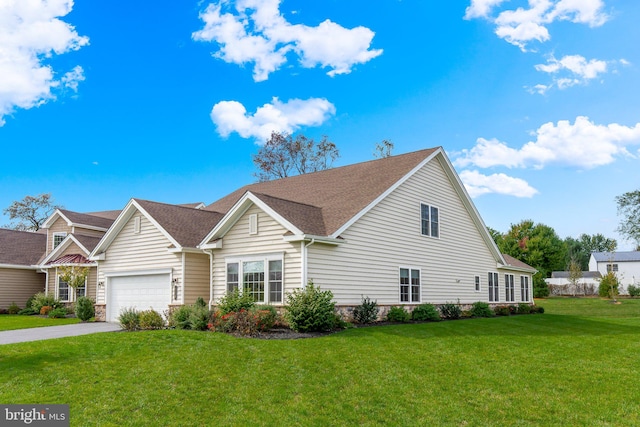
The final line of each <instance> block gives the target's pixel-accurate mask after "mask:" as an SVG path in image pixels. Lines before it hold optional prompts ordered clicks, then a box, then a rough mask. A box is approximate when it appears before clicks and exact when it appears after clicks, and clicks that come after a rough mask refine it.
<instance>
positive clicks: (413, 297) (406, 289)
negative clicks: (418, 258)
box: [400, 268, 420, 303]
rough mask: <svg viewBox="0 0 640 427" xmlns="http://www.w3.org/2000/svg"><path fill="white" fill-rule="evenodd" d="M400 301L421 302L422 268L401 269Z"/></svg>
mask: <svg viewBox="0 0 640 427" xmlns="http://www.w3.org/2000/svg"><path fill="white" fill-rule="evenodd" d="M400 302H408V303H412V302H420V270H418V269H414V268H401V269H400Z"/></svg>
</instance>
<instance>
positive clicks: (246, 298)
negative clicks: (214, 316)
mask: <svg viewBox="0 0 640 427" xmlns="http://www.w3.org/2000/svg"><path fill="white" fill-rule="evenodd" d="M254 305H255V302H254V301H253V297H252V296H251V295H250V294H249V293H247V294H241V293H240V291H239V290H237V289H235V290H234V291H232V292H227V294H226V295H225V296H223V297H222V298H220V299H219V300H218V310H219V311H220V313H221V314H222V315H225V314H227V313H233V312H238V311H240V310H242V309H245V310H250V309H251V308H253V306H254Z"/></svg>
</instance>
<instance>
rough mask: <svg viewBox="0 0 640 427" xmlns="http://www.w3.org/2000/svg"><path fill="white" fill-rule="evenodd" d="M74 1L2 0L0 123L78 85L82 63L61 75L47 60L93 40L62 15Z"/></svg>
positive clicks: (81, 77)
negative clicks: (60, 90)
mask: <svg viewBox="0 0 640 427" xmlns="http://www.w3.org/2000/svg"><path fill="white" fill-rule="evenodd" d="M72 8H73V0H2V1H0V126H2V125H4V123H5V120H4V117H5V116H7V115H10V114H12V113H13V112H14V111H15V110H16V109H18V108H21V109H29V108H33V107H36V106H39V105H42V104H44V103H46V102H47V101H49V100H51V99H55V97H56V95H55V91H56V90H57V89H60V88H69V89H71V90H73V91H75V90H77V85H78V82H80V81H82V80H84V75H83V70H82V67H80V66H77V67H75V68H74V69H73V70H71V71H69V72H67V73H65V74H63V75H62V76H61V77H57V74H56V71H55V70H54V69H53V67H51V65H48V64H47V63H46V62H47V60H48V59H49V58H51V57H52V56H54V55H60V54H63V53H66V52H69V51H73V50H78V49H80V48H81V47H82V46H85V45H87V44H88V43H89V39H88V38H87V37H85V36H80V35H79V34H78V33H77V32H76V30H75V28H74V27H73V26H72V25H70V24H68V23H66V22H64V21H62V20H60V19H59V18H61V17H64V16H66V15H67V14H68V13H69V12H71V9H72Z"/></svg>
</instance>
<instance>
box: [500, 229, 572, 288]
mask: <svg viewBox="0 0 640 427" xmlns="http://www.w3.org/2000/svg"><path fill="white" fill-rule="evenodd" d="M498 248H499V249H500V251H501V252H502V253H505V254H507V255H511V256H512V257H514V258H516V259H519V260H520V261H522V262H525V263H527V264H529V265H530V266H532V267H534V268H535V269H537V270H538V272H537V273H536V274H534V275H533V289H534V295H535V296H538V297H541V296H546V295H548V293H549V289H548V287H547V284H546V282H545V281H544V279H545V278H547V277H550V276H551V272H552V271H557V270H564V268H565V266H566V261H565V259H566V256H567V247H566V246H565V244H564V242H563V241H562V240H561V239H560V238H559V237H558V235H557V234H556V232H555V230H554V229H553V228H551V227H549V226H547V225H544V224H535V223H534V222H533V221H532V220H530V219H527V220H523V221H521V222H520V223H518V224H512V225H511V228H510V229H509V231H508V232H507V233H506V234H504V235H503V236H502V240H501V241H500V242H499V243H498Z"/></svg>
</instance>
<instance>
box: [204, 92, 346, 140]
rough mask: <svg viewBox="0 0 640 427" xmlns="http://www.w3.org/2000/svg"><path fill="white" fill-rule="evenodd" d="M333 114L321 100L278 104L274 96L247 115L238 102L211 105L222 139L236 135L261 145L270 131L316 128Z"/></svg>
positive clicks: (330, 106) (292, 100)
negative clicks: (253, 140) (253, 139)
mask: <svg viewBox="0 0 640 427" xmlns="http://www.w3.org/2000/svg"><path fill="white" fill-rule="evenodd" d="M335 112H336V109H335V106H334V105H333V104H332V103H330V102H329V101H327V100H326V99H324V98H310V99H306V100H303V99H291V100H289V101H287V102H281V101H280V100H279V99H278V98H275V97H274V98H273V99H272V101H271V103H270V104H264V105H263V106H261V107H259V108H258V109H256V112H255V113H253V114H249V113H247V109H246V108H245V107H244V105H242V104H241V103H240V102H238V101H221V102H219V103H217V104H216V105H214V106H213V109H212V110H211V120H212V121H213V123H214V124H215V125H216V128H217V131H218V134H220V136H222V137H225V138H226V137H227V136H229V135H230V134H231V133H233V132H237V133H238V134H239V135H240V136H241V137H243V138H255V139H256V141H257V142H258V143H262V142H264V141H266V140H267V139H269V137H270V136H271V132H285V133H293V132H295V131H296V130H298V129H299V128H300V127H302V126H319V125H321V124H322V123H324V122H325V121H326V120H327V119H328V118H329V117H331V116H332V115H334V114H335Z"/></svg>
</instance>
